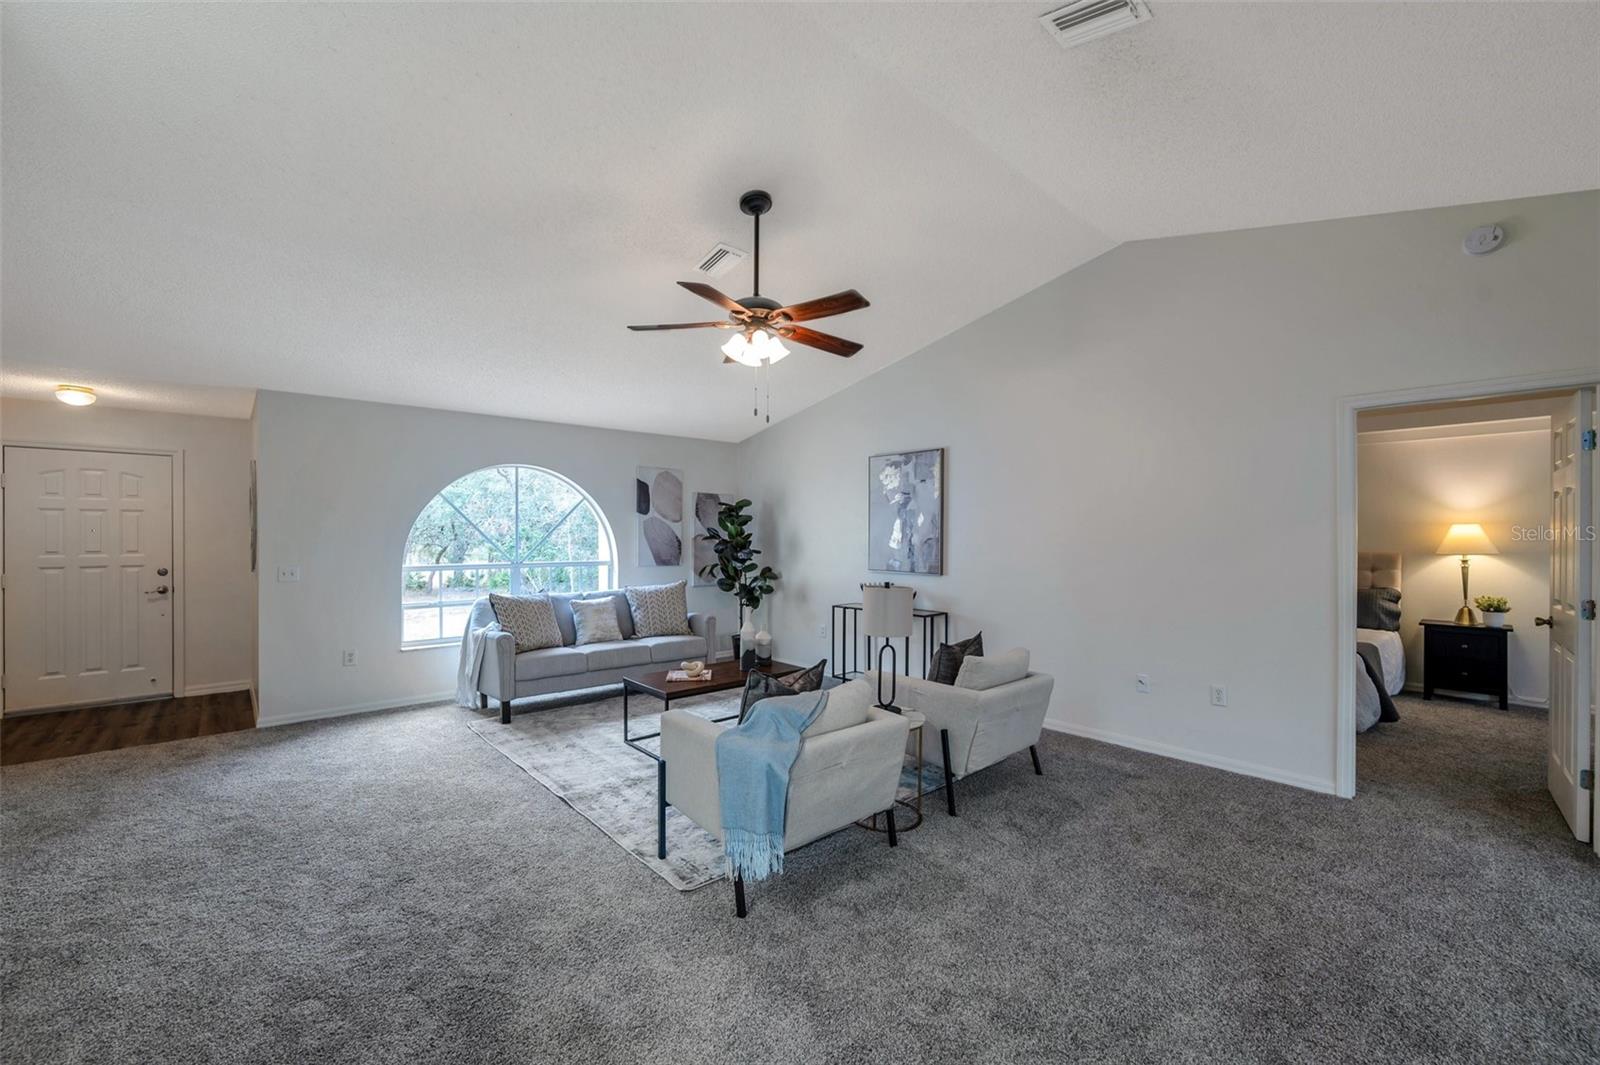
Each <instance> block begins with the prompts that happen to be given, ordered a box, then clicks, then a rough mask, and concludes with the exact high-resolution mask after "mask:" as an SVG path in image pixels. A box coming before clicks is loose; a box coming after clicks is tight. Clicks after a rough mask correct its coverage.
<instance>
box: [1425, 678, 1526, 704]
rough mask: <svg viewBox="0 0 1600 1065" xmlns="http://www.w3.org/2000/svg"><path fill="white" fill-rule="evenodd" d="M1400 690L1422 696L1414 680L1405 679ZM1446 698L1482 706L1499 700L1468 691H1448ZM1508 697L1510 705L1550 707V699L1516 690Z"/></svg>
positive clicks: (1443, 689)
mask: <svg viewBox="0 0 1600 1065" xmlns="http://www.w3.org/2000/svg"><path fill="white" fill-rule="evenodd" d="M1402 690H1403V691H1404V692H1405V693H1406V694H1407V695H1415V696H1417V697H1419V698H1420V697H1421V696H1422V685H1420V684H1418V683H1417V682H1416V681H1414V680H1408V681H1406V686H1405V688H1403V689H1402ZM1439 690H1440V691H1441V692H1446V691H1449V689H1448V688H1440V689H1439ZM1446 698H1448V699H1460V700H1461V701H1462V702H1465V703H1478V704H1480V705H1482V706H1494V707H1498V706H1499V705H1500V701H1499V700H1498V699H1496V698H1495V697H1494V696H1492V695H1474V694H1472V693H1470V692H1450V694H1449V695H1447V696H1446ZM1508 699H1509V701H1510V703H1511V705H1512V706H1526V707H1528V708H1529V709H1531V710H1548V709H1550V700H1549V699H1529V698H1528V697H1527V696H1525V695H1518V694H1517V693H1516V692H1512V693H1511V694H1510V695H1509V696H1508Z"/></svg>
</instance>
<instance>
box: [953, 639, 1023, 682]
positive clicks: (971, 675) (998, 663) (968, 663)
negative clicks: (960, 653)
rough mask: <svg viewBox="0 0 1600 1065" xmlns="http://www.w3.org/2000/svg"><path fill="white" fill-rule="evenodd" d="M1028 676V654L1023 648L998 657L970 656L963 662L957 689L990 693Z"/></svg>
mask: <svg viewBox="0 0 1600 1065" xmlns="http://www.w3.org/2000/svg"><path fill="white" fill-rule="evenodd" d="M1027 675H1028V652H1027V651H1025V650H1023V649H1022V648H1020V647H1019V648H1017V649H1016V650H1015V651H1005V652H1003V653H1001V654H997V655H989V656H988V657H985V656H983V655H968V656H967V657H966V658H963V659H962V660H961V672H960V673H958V674H956V687H958V688H966V689H968V690H970V691H978V692H982V691H988V690H989V689H990V688H998V687H1000V685H1002V684H1014V683H1016V682H1017V681H1019V680H1021V679H1022V678H1023V677H1026V676H1027Z"/></svg>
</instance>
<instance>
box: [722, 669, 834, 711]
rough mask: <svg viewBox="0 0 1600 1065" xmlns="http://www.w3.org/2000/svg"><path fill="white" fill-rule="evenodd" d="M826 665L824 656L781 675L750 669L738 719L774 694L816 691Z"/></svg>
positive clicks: (820, 684)
mask: <svg viewBox="0 0 1600 1065" xmlns="http://www.w3.org/2000/svg"><path fill="white" fill-rule="evenodd" d="M827 665H828V660H827V659H826V658H824V659H823V660H822V661H820V662H818V663H817V664H816V665H814V666H812V667H811V668H810V669H802V670H798V671H797V672H794V673H785V674H784V675H783V676H781V677H774V676H772V675H770V674H767V673H758V672H756V671H755V670H753V669H752V670H751V671H750V676H748V677H747V678H745V682H744V697H743V698H742V699H740V700H739V720H740V721H743V720H744V719H745V718H746V717H748V716H749V715H750V708H751V707H752V706H754V705H756V704H757V703H759V702H760V701H761V700H763V699H770V698H772V697H773V696H775V695H799V694H801V693H802V692H814V691H817V690H818V689H820V688H821V687H822V672H823V670H824V669H825V668H826V667H827Z"/></svg>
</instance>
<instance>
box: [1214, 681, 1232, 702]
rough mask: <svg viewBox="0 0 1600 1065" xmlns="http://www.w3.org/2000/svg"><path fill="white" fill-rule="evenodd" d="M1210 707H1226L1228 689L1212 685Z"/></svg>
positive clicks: (1219, 685)
mask: <svg viewBox="0 0 1600 1065" xmlns="http://www.w3.org/2000/svg"><path fill="white" fill-rule="evenodd" d="M1211 705H1212V706H1227V705H1228V689H1227V688H1225V687H1223V686H1222V685H1221V684H1213V685H1212V686H1211Z"/></svg>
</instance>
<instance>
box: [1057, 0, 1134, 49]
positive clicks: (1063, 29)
mask: <svg viewBox="0 0 1600 1065" xmlns="http://www.w3.org/2000/svg"><path fill="white" fill-rule="evenodd" d="M1149 17H1150V9H1149V8H1148V7H1146V6H1145V3H1144V0H1077V2H1076V3H1072V4H1068V5H1067V6H1066V7H1058V8H1056V9H1055V10H1054V11H1052V12H1050V13H1049V14H1048V15H1040V16H1039V22H1040V24H1041V25H1043V26H1044V28H1045V30H1046V31H1047V32H1048V33H1049V34H1050V36H1052V37H1054V38H1055V39H1056V43H1057V44H1059V45H1061V47H1063V48H1076V47H1077V46H1078V45H1080V44H1086V43H1088V42H1089V41H1092V40H1095V39H1096V38H1099V37H1104V36H1105V35H1106V34H1108V33H1115V32H1117V31H1118V30H1121V29H1127V28H1128V27H1129V26H1133V25H1137V24H1138V23H1140V22H1144V21H1145V20H1147V19H1148V18H1149Z"/></svg>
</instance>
